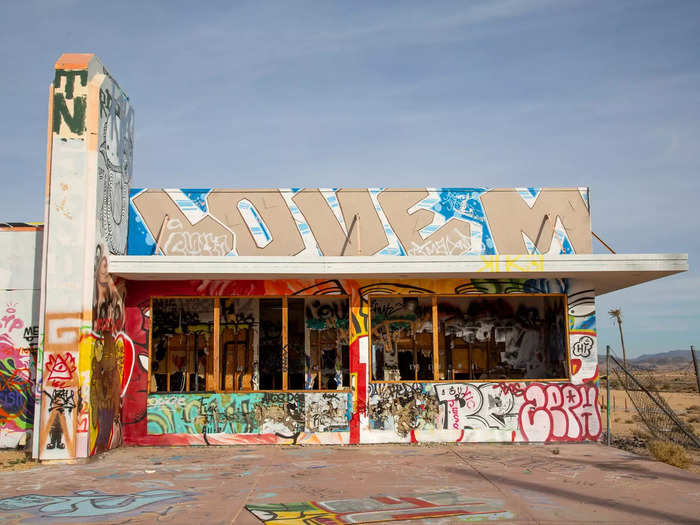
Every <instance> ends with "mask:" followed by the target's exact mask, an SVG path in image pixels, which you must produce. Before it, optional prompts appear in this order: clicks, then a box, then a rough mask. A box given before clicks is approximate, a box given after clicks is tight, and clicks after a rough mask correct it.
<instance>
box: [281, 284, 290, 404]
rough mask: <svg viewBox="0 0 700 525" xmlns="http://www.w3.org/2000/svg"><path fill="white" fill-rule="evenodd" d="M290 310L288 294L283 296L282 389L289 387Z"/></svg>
mask: <svg viewBox="0 0 700 525" xmlns="http://www.w3.org/2000/svg"><path fill="white" fill-rule="evenodd" d="M288 328H289V311H288V309H287V296H286V295H285V296H284V297H282V390H287V388H288V387H289V348H288V345H289V335H288V334H287V329H288Z"/></svg>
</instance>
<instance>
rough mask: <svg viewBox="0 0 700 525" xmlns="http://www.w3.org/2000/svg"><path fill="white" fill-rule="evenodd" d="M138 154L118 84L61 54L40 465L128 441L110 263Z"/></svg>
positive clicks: (122, 235) (55, 89) (90, 60)
mask: <svg viewBox="0 0 700 525" xmlns="http://www.w3.org/2000/svg"><path fill="white" fill-rule="evenodd" d="M132 151H133V110H132V109H131V107H130V105H129V102H128V98H127V97H126V95H125V94H124V93H123V91H122V90H121V88H119V85H118V84H117V83H116V81H115V80H114V79H113V77H112V76H111V75H110V73H109V72H108V71H107V69H106V68H105V67H104V66H103V65H102V64H101V62H100V61H99V59H97V57H95V56H94V55H90V54H66V55H62V56H61V58H59V60H58V62H57V63H56V68H55V73H54V81H53V84H52V86H51V89H50V104H49V159H48V162H47V170H48V172H47V200H46V213H45V227H46V230H45V234H46V243H45V244H46V245H45V252H44V253H45V254H46V255H45V261H44V268H43V276H44V280H45V285H44V287H43V290H42V305H43V306H42V308H43V310H42V312H41V315H42V321H41V332H42V333H43V335H44V345H43V347H42V348H40V351H39V355H38V363H39V366H38V376H39V377H38V383H39V384H41V385H42V397H41V398H40V399H38V400H37V401H38V402H37V404H36V420H37V421H40V429H39V432H38V437H39V439H37V440H35V443H34V456H35V457H40V458H41V459H72V458H76V457H85V456H87V455H89V454H94V453H96V452H99V451H100V450H104V449H106V448H109V447H111V446H115V445H118V444H119V443H120V442H121V438H120V424H119V390H118V385H116V384H114V385H113V384H112V383H113V382H114V381H113V377H115V376H116V375H118V374H115V373H113V371H114V369H115V368H116V367H117V366H118V364H117V363H116V362H114V361H113V360H112V359H111V356H112V355H113V354H114V350H113V348H112V346H113V344H114V339H115V336H116V334H117V333H118V331H119V329H120V327H121V325H122V324H123V311H124V308H123V293H122V294H121V295H120V291H119V288H118V286H117V284H116V283H115V282H114V281H113V280H112V279H111V277H110V276H109V274H108V265H109V260H108V258H109V254H111V253H115V254H123V253H125V248H126V245H125V242H126V231H127V226H126V209H127V206H128V185H129V179H130V175H131V166H132ZM106 334H109V337H107V338H105V335H106ZM103 361H104V362H103ZM102 378H107V379H105V381H103V380H102ZM115 392H116V394H115ZM108 420H109V429H106V428H104V426H105V422H106V421H108Z"/></svg>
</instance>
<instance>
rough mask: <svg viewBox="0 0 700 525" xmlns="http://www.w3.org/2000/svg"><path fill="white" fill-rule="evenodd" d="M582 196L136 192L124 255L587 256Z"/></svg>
mask: <svg viewBox="0 0 700 525" xmlns="http://www.w3.org/2000/svg"><path fill="white" fill-rule="evenodd" d="M587 195H588V193H587V190H586V189H585V188H570V189H546V188H512V189H486V188H439V189H435V188H420V189H410V190H409V189H384V188H368V189H338V188H332V189H312V188H307V189H300V188H282V189H269V190H227V189H167V190H155V189H147V190H143V189H135V190H132V193H131V199H130V207H129V210H130V211H129V213H130V219H129V254H130V255H154V254H156V253H157V254H159V255H160V254H163V255H193V256H194V255H209V256H211V255H324V256H337V255H409V256H412V255H467V254H470V255H477V254H483V255H494V254H498V253H504V254H544V253H555V254H559V253H590V252H591V251H592V242H591V234H590V217H589V211H588V200H587V198H588V197H587Z"/></svg>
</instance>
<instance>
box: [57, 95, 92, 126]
mask: <svg viewBox="0 0 700 525" xmlns="http://www.w3.org/2000/svg"><path fill="white" fill-rule="evenodd" d="M86 107H87V98H86V97H84V96H82V97H76V98H74V99H73V114H72V115H71V114H70V111H69V110H68V105H67V104H66V99H65V98H64V97H63V93H54V95H53V132H54V133H58V132H59V131H60V130H61V121H64V122H65V123H66V124H67V125H68V128H69V129H70V130H71V131H72V132H73V133H75V134H76V135H82V134H83V132H84V131H85V109H86Z"/></svg>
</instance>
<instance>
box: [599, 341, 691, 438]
mask: <svg viewBox="0 0 700 525" xmlns="http://www.w3.org/2000/svg"><path fill="white" fill-rule="evenodd" d="M605 370H606V373H605V389H606V390H607V394H608V401H607V403H606V404H607V410H606V415H605V417H606V419H607V432H606V433H605V435H606V439H607V441H608V446H610V345H606V347H605ZM696 370H697V369H696Z"/></svg>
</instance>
